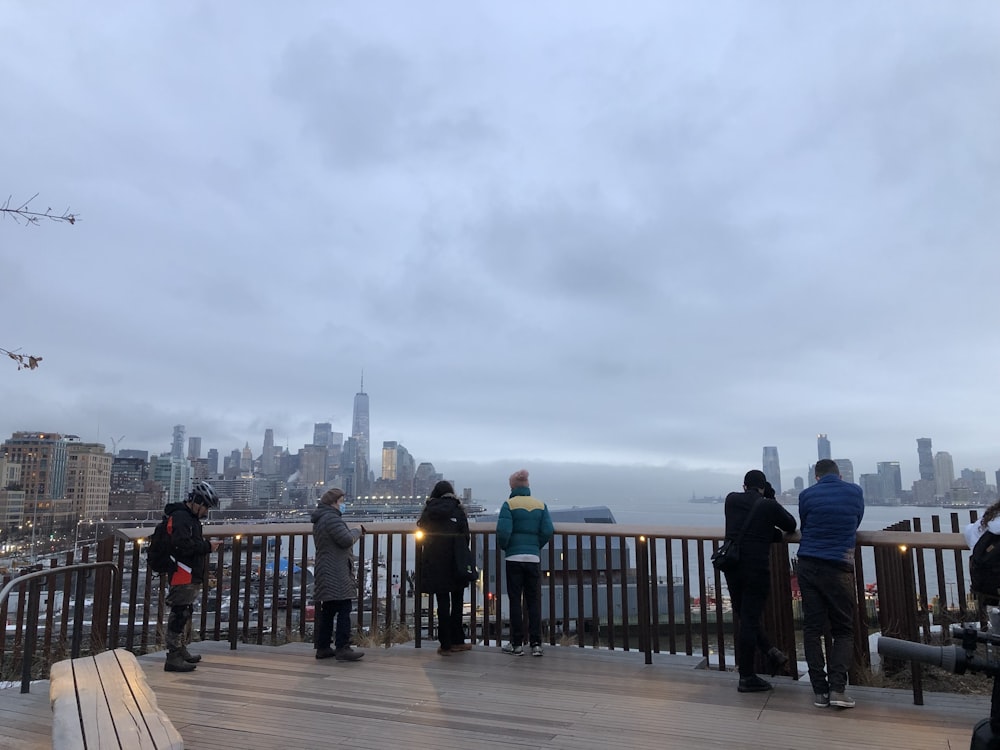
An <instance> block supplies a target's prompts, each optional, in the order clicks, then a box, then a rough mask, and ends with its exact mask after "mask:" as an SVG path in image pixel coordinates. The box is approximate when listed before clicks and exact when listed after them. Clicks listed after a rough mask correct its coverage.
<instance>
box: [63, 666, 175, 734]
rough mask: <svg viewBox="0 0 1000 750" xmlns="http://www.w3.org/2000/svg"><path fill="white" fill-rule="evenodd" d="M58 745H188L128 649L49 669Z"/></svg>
mask: <svg viewBox="0 0 1000 750" xmlns="http://www.w3.org/2000/svg"><path fill="white" fill-rule="evenodd" d="M49 700H50V702H51V704H52V748H53V750H108V749H109V748H111V749H112V750H113V749H115V748H120V749H121V750H133V749H135V748H141V749H142V750H183V748H184V740H183V739H182V738H181V735H180V732H178V731H177V730H176V729H175V728H174V725H173V724H171V723H170V719H168V718H167V715H166V714H165V713H163V711H161V710H160V708H159V706H157V704H156V696H155V695H154V694H153V691H152V689H151V688H150V687H149V683H148V682H146V675H145V674H143V671H142V667H141V666H139V662H138V660H137V659H136V658H135V655H134V654H133V653H132V652H131V651H127V650H125V649H123V648H118V649H115V650H114V651H103V652H101V653H99V654H97V655H95V656H82V657H80V658H77V659H67V660H65V661H60V662H56V663H55V664H53V665H52V669H51V670H50V673H49Z"/></svg>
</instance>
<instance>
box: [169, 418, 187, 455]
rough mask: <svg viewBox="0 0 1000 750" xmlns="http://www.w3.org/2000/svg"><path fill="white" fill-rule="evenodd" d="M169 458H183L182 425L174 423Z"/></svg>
mask: <svg viewBox="0 0 1000 750" xmlns="http://www.w3.org/2000/svg"><path fill="white" fill-rule="evenodd" d="M170 457H171V458H184V425H182V424H175V425H174V441H173V443H172V444H171V448H170Z"/></svg>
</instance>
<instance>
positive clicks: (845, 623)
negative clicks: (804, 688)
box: [796, 557, 857, 693]
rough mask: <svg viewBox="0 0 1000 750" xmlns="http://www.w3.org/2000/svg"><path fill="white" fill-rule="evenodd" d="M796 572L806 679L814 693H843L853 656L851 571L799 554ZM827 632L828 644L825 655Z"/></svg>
mask: <svg viewBox="0 0 1000 750" xmlns="http://www.w3.org/2000/svg"><path fill="white" fill-rule="evenodd" d="M796 571H797V572H798V576H799V590H800V591H801V592H802V619H803V623H802V641H803V647H804V649H805V652H806V663H807V664H808V665H809V681H810V682H811V683H812V686H813V691H815V692H817V693H828V692H833V693H842V692H844V688H845V687H846V686H847V670H848V668H849V667H850V665H851V661H852V660H853V658H854V614H855V610H856V609H857V593H856V592H855V589H854V573H852V572H851V571H848V570H844V569H843V568H841V567H840V566H838V565H837V564H836V563H834V562H827V561H825V560H818V559H816V558H812V557H800V558H799V562H798V565H797V566H796ZM827 631H829V634H830V641H831V645H830V648H829V650H828V651H827V652H826V655H825V657H824V654H823V636H824V635H825V634H826V633H827ZM824 667H825V670H824Z"/></svg>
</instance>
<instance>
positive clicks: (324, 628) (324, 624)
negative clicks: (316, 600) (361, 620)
mask: <svg viewBox="0 0 1000 750" xmlns="http://www.w3.org/2000/svg"><path fill="white" fill-rule="evenodd" d="M335 619H336V621H337V635H336V637H334V639H333V642H334V645H335V646H336V648H343V647H344V646H350V645H351V600H350V599H333V600H331V601H328V602H321V603H320V604H319V623H318V624H317V625H316V635H315V637H314V638H313V645H315V646H316V648H330V639H331V637H333V621H334V620H335Z"/></svg>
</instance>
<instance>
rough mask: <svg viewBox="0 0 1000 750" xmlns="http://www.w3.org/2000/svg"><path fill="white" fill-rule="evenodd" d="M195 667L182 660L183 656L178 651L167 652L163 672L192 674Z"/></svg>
mask: <svg viewBox="0 0 1000 750" xmlns="http://www.w3.org/2000/svg"><path fill="white" fill-rule="evenodd" d="M194 670H195V665H194V664H191V663H190V662H187V661H185V660H184V654H183V653H181V651H180V650H179V649H178V650H176V651H168V652H167V661H166V663H165V664H164V665H163V671H164V672H193V671H194Z"/></svg>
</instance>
